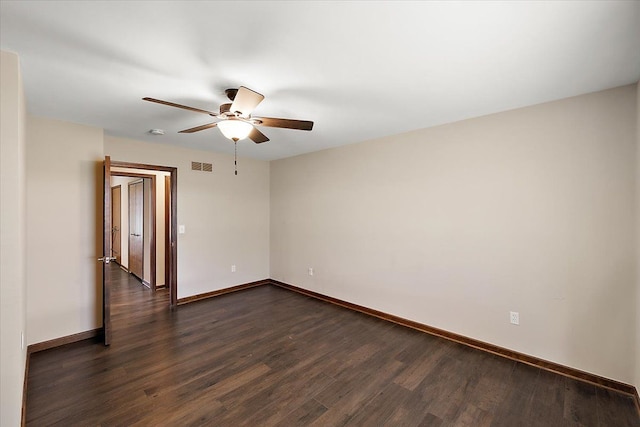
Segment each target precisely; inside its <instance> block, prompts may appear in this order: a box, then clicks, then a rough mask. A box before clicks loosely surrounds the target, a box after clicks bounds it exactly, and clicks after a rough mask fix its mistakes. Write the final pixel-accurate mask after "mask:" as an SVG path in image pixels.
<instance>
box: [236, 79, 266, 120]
mask: <svg viewBox="0 0 640 427" xmlns="http://www.w3.org/2000/svg"><path fill="white" fill-rule="evenodd" d="M263 99H264V95H260V94H259V93H258V92H254V91H252V90H251V89H248V88H246V87H244V86H240V88H239V89H238V93H236V95H235V98H234V99H233V103H232V104H231V112H232V113H236V112H238V113H240V115H241V116H244V117H249V115H250V114H251V112H252V111H253V110H254V109H255V108H256V107H257V106H258V104H260V103H261V102H262V100H263Z"/></svg>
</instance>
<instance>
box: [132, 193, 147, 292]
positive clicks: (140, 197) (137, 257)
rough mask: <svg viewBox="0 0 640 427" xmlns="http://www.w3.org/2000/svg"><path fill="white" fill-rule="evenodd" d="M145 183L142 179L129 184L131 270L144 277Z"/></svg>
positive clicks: (137, 275)
mask: <svg viewBox="0 0 640 427" xmlns="http://www.w3.org/2000/svg"><path fill="white" fill-rule="evenodd" d="M143 221H144V185H143V183H142V181H138V182H136V183H132V184H129V271H130V272H131V273H132V274H134V275H135V276H136V277H138V278H139V279H140V280H142V279H143V275H142V269H143V265H144V263H143V257H144V240H143V224H144V222H143Z"/></svg>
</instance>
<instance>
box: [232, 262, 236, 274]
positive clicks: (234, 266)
mask: <svg viewBox="0 0 640 427" xmlns="http://www.w3.org/2000/svg"><path fill="white" fill-rule="evenodd" d="M231 272H232V273H235V272H236V265H235V264H233V265H232V266H231Z"/></svg>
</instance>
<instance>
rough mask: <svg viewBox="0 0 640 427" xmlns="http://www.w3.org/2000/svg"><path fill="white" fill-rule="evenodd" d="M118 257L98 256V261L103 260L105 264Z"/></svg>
mask: <svg viewBox="0 0 640 427" xmlns="http://www.w3.org/2000/svg"><path fill="white" fill-rule="evenodd" d="M115 260H116V259H115V258H114V257H110V256H103V257H101V258H98V261H102V262H104V263H105V264H109V263H110V262H111V261H115Z"/></svg>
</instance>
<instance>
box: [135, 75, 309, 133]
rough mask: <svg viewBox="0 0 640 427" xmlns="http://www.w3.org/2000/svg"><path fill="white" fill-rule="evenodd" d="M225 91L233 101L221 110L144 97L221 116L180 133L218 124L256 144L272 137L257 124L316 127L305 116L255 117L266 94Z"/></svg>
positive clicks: (151, 100) (292, 127)
mask: <svg viewBox="0 0 640 427" xmlns="http://www.w3.org/2000/svg"><path fill="white" fill-rule="evenodd" d="M225 94H226V95H227V97H228V98H229V100H231V102H230V103H226V104H222V105H221V106H220V111H219V112H218V113H214V112H212V111H207V110H201V109H200V108H194V107H189V106H186V105H181V104H176V103H174V102H169V101H162V100H160V99H155V98H148V97H147V98H142V99H143V100H144V101H149V102H155V103H157V104H163V105H168V106H170V107H177V108H182V109H183V110H189V111H194V112H196V113H203V114H208V115H210V116H211V117H215V118H217V119H219V121H217V122H212V123H206V124H204V125H200V126H196V127H193V128H190V129H185V130H181V131H180V132H179V133H194V132H199V131H201V130H205V129H210V128H213V127H218V128H219V129H220V131H221V132H222V134H223V135H224V136H225V137H226V138H229V139H231V140H232V141H234V142H238V141H239V140H242V139H245V138H247V137H248V138H249V139H251V140H252V141H253V142H255V143H256V144H261V143H263V142H267V141H269V138H267V136H266V135H265V134H263V133H262V132H260V131H259V130H258V129H257V128H256V126H266V127H275V128H285V129H299V130H307V131H310V130H311V129H313V122H310V121H306V120H292V119H279V118H274V117H252V116H251V113H252V112H253V110H254V109H255V108H256V107H257V106H258V104H260V102H262V100H263V99H264V96H263V95H261V94H259V93H258V92H255V91H253V90H251V89H249V88H246V87H244V86H240V88H238V89H227V90H225Z"/></svg>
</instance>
